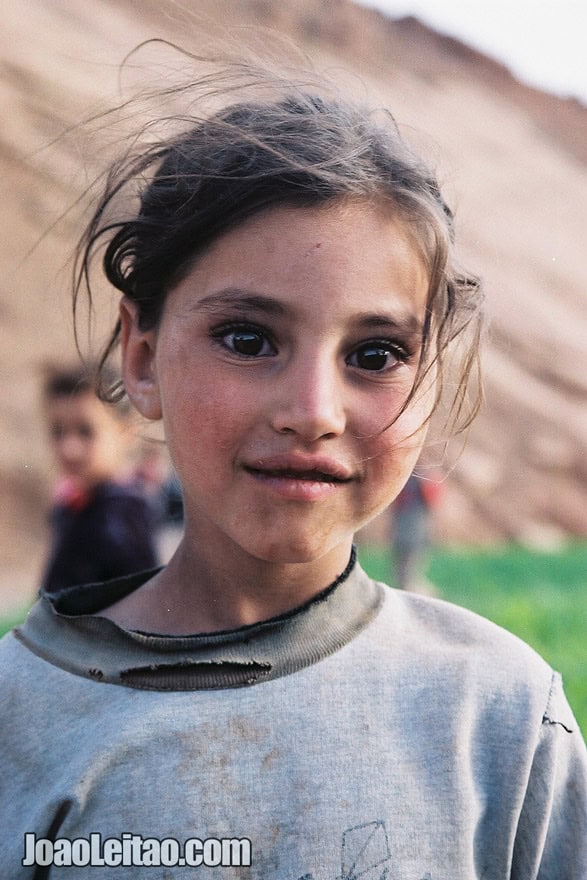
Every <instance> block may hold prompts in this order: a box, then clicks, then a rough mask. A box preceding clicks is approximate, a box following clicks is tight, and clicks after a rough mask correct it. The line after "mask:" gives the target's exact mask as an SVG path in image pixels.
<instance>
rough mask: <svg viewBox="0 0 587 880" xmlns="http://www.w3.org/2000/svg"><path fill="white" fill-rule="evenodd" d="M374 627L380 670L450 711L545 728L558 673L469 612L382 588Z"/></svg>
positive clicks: (515, 639)
mask: <svg viewBox="0 0 587 880" xmlns="http://www.w3.org/2000/svg"><path fill="white" fill-rule="evenodd" d="M384 595H385V599H384V602H383V607H382V609H381V612H380V614H379V615H378V618H377V619H376V621H375V623H374V625H373V626H372V627H371V638H372V641H373V643H374V644H375V645H377V646H378V647H377V648H376V650H377V651H378V653H379V656H380V657H381V661H380V662H385V663H386V664H388V666H389V664H393V666H394V667H395V668H396V669H397V671H398V674H399V675H401V676H403V678H404V680H405V681H406V683H409V685H410V686H411V687H416V686H417V687H419V688H420V689H421V691H422V693H424V692H426V693H427V694H428V695H429V698H430V700H431V701H433V702H434V703H438V702H439V701H445V704H446V711H447V712H451V711H457V706H460V709H459V710H458V711H462V712H464V713H465V714H466V713H467V712H468V711H473V712H474V714H477V715H478V714H479V713H481V714H482V715H483V716H484V717H485V718H486V720H487V721H489V720H490V719H491V721H492V722H493V723H496V724H501V723H505V725H506V726H509V724H510V723H515V720H514V719H520V717H521V716H526V718H527V720H528V721H529V722H531V723H532V724H534V723H536V724H538V725H540V723H541V722H542V721H543V719H544V717H545V715H546V713H547V707H548V706H549V701H550V702H551V703H552V700H553V697H552V694H553V692H554V691H553V689H555V682H556V680H557V673H555V672H554V670H553V669H552V668H551V667H550V666H549V665H548V663H546V661H545V660H543V658H542V657H540V655H539V654H538V653H537V652H536V651H534V650H533V649H532V648H531V647H530V646H529V645H527V644H526V643H525V642H523V641H522V640H521V639H519V638H518V637H517V636H515V635H513V634H512V633H510V632H507V631H506V630H504V629H502V628H501V627H499V626H497V625H496V624H495V623H492V622H491V621H489V620H486V619H485V618H483V617H480V616H479V615H477V614H474V613H473V612H471V611H468V610H466V609H464V608H460V607H458V606H455V605H452V604H451V603H449V602H444V601H442V600H439V599H432V598H428V597H424V596H418V595H414V594H412V593H406V592H402V591H398V590H394V589H392V588H389V587H384Z"/></svg>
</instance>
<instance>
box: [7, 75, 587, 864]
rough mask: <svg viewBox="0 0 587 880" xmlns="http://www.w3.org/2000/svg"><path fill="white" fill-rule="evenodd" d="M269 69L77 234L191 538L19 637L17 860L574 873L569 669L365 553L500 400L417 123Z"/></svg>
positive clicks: (579, 791) (82, 593)
mask: <svg viewBox="0 0 587 880" xmlns="http://www.w3.org/2000/svg"><path fill="white" fill-rule="evenodd" d="M245 73H246V76H247V77H248V78H247V80H246V84H247V85H250V84H251V82H253V83H256V84H260V85H261V86H262V89H263V92H262V97H258V98H254V99H250V100H248V99H247V98H246V96H245V97H243V95H242V94H240V95H239V99H238V101H236V103H228V104H227V106H225V107H223V108H221V109H216V110H215V111H212V112H209V113H207V114H205V115H197V113H196V109H194V107H195V105H192V108H191V112H190V114H189V117H186V116H185V115H184V116H183V117H182V118H181V120H180V121H181V122H182V123H183V127H182V129H181V130H180V131H174V132H173V133H172V134H170V135H169V134H168V135H167V136H166V137H165V138H164V139H162V140H161V141H158V142H156V143H152V144H151V145H150V146H149V147H148V148H146V149H144V150H143V151H142V152H139V154H138V155H129V154H127V155H126V156H125V157H124V158H123V159H122V160H121V162H120V163H119V164H117V165H116V166H115V168H114V169H113V171H112V173H111V175H110V177H109V178H108V182H107V186H106V190H105V192H104V194H103V197H102V199H101V201H100V203H99V205H98V207H97V210H96V212H95V215H94V217H93V220H92V221H91V223H90V224H89V227H88V229H87V231H86V234H85V237H84V239H83V243H82V249H81V252H80V254H81V275H82V277H85V278H86V279H88V278H89V277H90V267H91V264H92V259H93V256H94V255H95V253H96V251H97V250H98V248H99V247H100V246H101V245H104V247H105V250H104V254H103V261H102V264H103V268H104V272H105V274H106V276H107V278H108V279H109V281H110V282H111V284H113V285H114V287H115V288H117V289H118V290H119V291H120V292H121V293H122V300H121V305H120V320H119V322H118V324H117V326H116V328H115V329H114V331H113V335H112V337H111V339H110V342H109V344H108V346H107V349H106V352H105V356H107V355H108V354H109V353H110V352H111V351H112V350H113V349H114V348H115V346H116V345H117V344H118V342H120V343H121V346H122V359H123V374H124V390H125V392H126V394H128V396H129V397H130V399H131V400H132V402H133V404H134V405H135V406H136V408H137V409H138V410H139V412H140V413H141V414H142V415H143V416H144V417H146V418H147V419H152V420H157V419H163V423H164V427H165V431H166V436H167V442H168V444H169V449H170V453H171V456H172V459H173V463H174V465H175V468H176V470H177V473H178V475H179V478H180V481H181V485H182V491H183V497H184V508H185V537H184V539H183V541H182V543H181V545H180V546H179V549H178V551H177V553H176V554H175V556H174V557H173V559H172V560H171V562H170V563H169V564H168V565H167V567H166V568H164V569H162V570H158V571H153V572H150V573H146V574H141V575H138V576H134V577H130V578H126V579H123V580H118V581H113V582H112V581H111V582H109V583H105V584H103V585H102V586H101V587H99V588H96V587H95V586H94V587H92V589H91V590H89V589H86V588H84V587H80V588H73V589H71V590H69V591H66V592H64V593H62V594H61V595H59V596H58V597H56V598H55V599H53V600H49V599H48V598H44V599H43V600H41V602H40V603H38V605H37V606H36V607H35V608H34V609H33V611H32V612H31V614H30V615H29V618H28V620H27V622H26V624H25V625H24V626H23V627H21V628H19V629H18V630H16V631H15V632H14V634H12V635H10V636H9V637H7V638H6V639H5V640H4V642H3V643H2V652H1V670H2V677H3V694H4V705H5V721H4V733H3V741H2V745H3V754H4V756H5V765H6V772H5V773H4V774H3V775H2V782H1V786H2V793H3V798H2V803H3V804H6V805H7V806H8V816H7V817H6V818H5V821H4V822H3V827H2V832H1V844H0V852H1V858H0V861H1V863H2V865H3V866H5V871H6V875H7V876H22V877H34V878H40V877H48V876H50V877H51V878H59V877H65V876H70V874H68V873H67V868H63V867H61V866H62V865H71V864H74V865H76V871H75V876H76V878H78V877H80V878H85V877H110V876H111V873H110V870H109V868H110V867H112V866H115V867H117V868H118V870H117V872H116V876H117V878H125V877H136V876H142V874H141V868H142V867H143V866H151V865H157V866H164V867H160V870H159V871H155V872H154V873H153V875H152V876H156V877H161V878H162V877H180V878H187V877H191V876H193V868H194V867H198V868H200V871H199V872H198V876H202V877H211V878H212V877H223V878H224V877H226V878H232V877H234V878H236V877H241V878H255V880H260V878H279V880H302V878H303V880H310V878H314V880H335V878H339V880H341V878H346V880H351V878H359V877H361V878H365V880H383V878H386V880H423V878H430V880H456V878H463V880H464V878H481V877H483V878H484V880H505V878H516V880H531V878H532V880H534V878H540V880H554V878H557V880H561V878H567V880H571V878H573V880H579V878H581V877H584V876H585V871H586V870H587V849H586V841H587V834H586V833H585V832H586V830H587V828H586V824H585V793H586V785H585V776H586V767H587V759H586V755H585V747H584V744H583V741H582V739H581V735H580V733H579V731H578V729H577V725H576V723H575V721H574V719H573V717H572V714H571V711H570V709H569V707H568V705H567V703H566V700H565V698H564V696H563V693H562V690H561V684H560V679H559V677H558V676H557V674H556V673H553V672H552V670H551V669H549V668H548V666H547V665H546V664H545V663H544V662H543V661H542V660H541V659H540V658H539V657H538V656H536V654H534V652H533V651H532V650H531V649H530V648H528V647H527V646H525V645H524V644H523V643H521V642H520V641H518V640H517V639H516V638H514V637H513V636H511V635H509V634H508V633H506V632H504V631H502V630H500V629H499V628H497V627H495V626H494V625H492V624H490V623H488V622H486V621H484V620H482V619H479V618H478V617H476V616H475V615H472V614H470V613H469V612H467V611H464V610H462V609H459V608H456V607H451V606H449V605H447V604H445V603H442V602H438V601H435V600H433V599H428V598H424V597H419V596H415V595H411V594H407V593H402V592H400V591H393V590H390V589H388V588H387V587H384V586H382V585H380V584H377V583H375V582H373V581H372V580H370V579H369V577H367V575H366V574H365V573H364V572H363V571H361V569H360V567H359V566H358V564H357V561H356V558H355V553H354V551H353V544H352V542H353V535H354V533H355V531H356V530H357V529H358V528H360V527H361V526H363V525H364V524H365V523H366V522H367V521H368V520H369V519H371V518H372V517H373V516H375V515H376V514H377V513H379V512H380V511H381V510H383V509H384V508H385V507H386V506H387V505H388V504H389V503H390V502H391V501H392V500H393V499H394V498H395V497H396V496H397V494H398V493H399V491H400V489H401V488H402V486H403V485H404V483H405V482H406V480H407V478H408V476H409V474H410V472H411V471H412V468H413V465H414V463H415V461H416V459H417V457H418V455H419V453H420V450H421V448H422V446H423V444H424V442H425V437H426V431H427V426H428V424H429V422H430V419H431V417H432V414H433V413H436V412H437V411H438V410H439V409H440V407H441V406H444V407H447V406H448V410H447V411H448V417H449V421H450V422H451V424H452V426H453V428H458V427H459V426H462V425H463V424H465V423H467V422H468V421H469V420H470V418H471V417H472V415H473V412H474V409H475V407H476V402H475V400H473V402H472V403H471V404H468V403H467V398H466V394H465V389H466V380H467V377H468V374H469V372H470V371H471V370H472V369H473V367H474V365H475V364H476V359H477V345H478V335H479V310H480V294H479V286H478V284H477V282H476V281H475V279H473V278H472V277H471V276H468V275H464V274H462V273H460V272H459V271H457V269H456V268H455V261H454V254H453V243H452V238H453V219H452V214H451V212H450V210H449V208H448V207H447V205H446V204H445V202H444V201H443V199H442V196H441V194H440V191H439V188H438V185H437V183H436V181H435V179H434V177H433V176H432V175H431V173H430V172H429V170H428V169H427V168H426V167H425V166H424V164H423V163H422V162H421V161H420V160H419V159H417V158H416V157H414V156H413V155H412V153H411V152H410V151H409V149H408V148H407V146H406V145H405V144H404V143H403V142H402V140H401V139H400V137H399V135H398V133H397V130H396V129H395V127H394V125H393V123H392V121H391V119H389V118H387V117H384V118H383V119H381V120H377V119H376V118H375V117H374V116H373V115H372V114H371V113H369V112H368V111H367V110H365V109H364V108H362V107H359V106H355V105H354V104H353V103H351V102H349V101H346V100H335V99H333V98H331V97H329V96H326V95H321V94H319V93H318V92H317V91H316V90H314V89H304V88H302V87H301V86H297V85H296V84H295V83H291V84H290V85H289V87H288V89H287V92H286V94H281V93H278V91H279V90H278V85H279V84H278V83H274V82H273V81H271V80H270V79H269V78H267V77H265V78H261V80H260V82H259V77H257V78H255V77H254V76H253V75H252V74H251V72H250V71H249V70H247V71H245ZM208 84H209V81H208ZM244 84H245V82H244V80H243V81H241V82H240V86H238V87H239V88H240V89H241V92H242V89H243V88H244ZM165 123H166V124H168V123H169V119H168V118H167V119H166V120H165ZM149 131H151V132H152V131H153V129H152V128H150V129H149ZM129 191H130V193H131V195H134V196H135V201H133V200H132V199H129V200H128V202H127V203H123V204H122V206H121V204H120V199H121V196H123V195H124V193H125V192H129ZM80 283H81V282H80ZM78 290H79V287H78ZM449 370H450V374H449ZM455 370H456V371H457V373H456V374H455ZM447 374H449V375H447ZM455 389H456V391H455ZM446 392H449V393H450V394H451V395H452V400H449V401H448V403H447V402H446V400H445V397H446ZM41 725H42V739H41V734H40V728H41Z"/></svg>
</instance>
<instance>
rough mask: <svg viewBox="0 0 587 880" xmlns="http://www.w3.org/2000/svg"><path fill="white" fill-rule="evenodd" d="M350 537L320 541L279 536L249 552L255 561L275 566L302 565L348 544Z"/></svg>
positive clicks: (309, 537) (304, 537)
mask: <svg viewBox="0 0 587 880" xmlns="http://www.w3.org/2000/svg"><path fill="white" fill-rule="evenodd" d="M351 540H352V536H351V537H349V536H348V535H347V536H344V538H342V537H340V536H337V537H336V538H335V537H333V536H329V537H328V538H327V539H320V538H319V537H318V536H316V535H310V536H302V535H300V536H299V537H297V538H296V537H295V536H292V535H291V534H289V535H287V536H286V537H284V536H283V535H281V536H279V537H278V538H276V539H275V540H266V541H262V542H257V543H256V546H254V547H250V549H249V552H250V553H251V555H252V556H255V557H256V558H257V559H260V560H263V561H264V562H269V563H273V564H275V565H303V564H304V563H311V562H317V561H318V560H319V559H322V558H323V557H324V556H326V555H327V554H328V553H329V552H331V551H332V550H334V549H335V548H336V547H339V546H340V545H341V544H342V543H345V544H347V543H348V544H349V547H350V543H351Z"/></svg>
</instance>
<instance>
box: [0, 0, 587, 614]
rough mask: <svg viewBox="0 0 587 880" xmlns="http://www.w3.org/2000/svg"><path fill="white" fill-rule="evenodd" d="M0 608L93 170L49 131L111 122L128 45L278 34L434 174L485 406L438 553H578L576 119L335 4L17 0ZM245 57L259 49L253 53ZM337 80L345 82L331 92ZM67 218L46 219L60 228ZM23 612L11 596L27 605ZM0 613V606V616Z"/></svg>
mask: <svg viewBox="0 0 587 880" xmlns="http://www.w3.org/2000/svg"><path fill="white" fill-rule="evenodd" d="M0 25H1V26H0V64H1V72H2V75H1V77H0V101H1V106H2V126H1V127H0V175H1V179H2V199H1V200H0V261H1V265H2V272H1V274H0V339H1V345H0V364H1V369H2V382H1V383H0V412H1V414H2V427H3V430H2V432H1V435H0V554H1V556H0V558H1V559H2V562H3V566H2V568H3V573H2V576H1V579H0V588H4V589H5V591H7V592H6V594H7V595H8V592H10V595H11V596H12V595H13V593H14V589H15V588H17V587H18V588H20V587H21V586H23V585H24V584H28V585H29V587H30V584H31V582H33V581H34V578H35V576H36V572H37V571H38V567H39V565H40V559H41V557H42V554H43V552H44V543H43V542H44V538H45V535H44V525H43V523H44V509H45V503H46V498H47V487H48V482H49V475H50V468H49V461H48V459H47V453H46V449H45V444H44V437H43V433H42V430H41V426H40V415H39V407H38V398H37V387H38V375H39V373H38V371H39V367H40V364H41V363H42V362H43V361H44V360H46V359H53V360H54V359H56V358H60V357H66V356H68V355H69V354H71V353H72V351H73V349H72V343H71V322H70V318H69V299H68V285H69V268H68V266H67V258H68V255H69V254H70V253H71V250H72V246H73V241H74V240H75V235H76V231H77V229H78V228H79V227H78V223H79V211H77V210H76V209H74V210H71V211H69V212H67V209H68V208H70V207H71V206H72V205H73V204H74V203H75V200H76V199H77V198H78V196H79V194H80V193H81V192H82V191H83V189H84V186H85V185H86V183H87V180H88V179H91V177H92V176H93V175H94V174H95V173H96V172H97V170H98V169H99V167H100V163H101V160H102V158H103V149H105V147H104V146H103V144H102V143H101V142H100V143H99V142H97V141H94V140H93V139H92V138H88V137H87V136H86V137H85V138H84V136H83V135H82V134H81V133H80V134H76V135H75V136H68V137H63V136H62V133H63V131H64V130H65V129H67V128H68V127H70V126H72V125H75V124H76V123H78V122H79V121H80V119H82V118H83V117H87V116H88V115H89V114H91V113H93V112H96V111H98V110H99V109H101V108H104V107H105V106H108V105H109V104H112V103H113V102H115V101H116V100H117V99H118V97H119V95H118V91H117V90H118V87H119V83H118V66H119V64H120V62H121V60H122V59H123V58H124V56H125V55H126V54H127V53H128V52H129V51H130V50H131V49H132V48H133V47H135V46H136V45H137V44H138V43H139V42H140V41H142V40H146V39H149V38H151V37H156V36H163V37H167V38H169V39H172V40H175V41H179V42H181V43H182V45H184V46H185V47H186V48H189V49H194V48H197V47H198V46H199V45H201V43H202V41H204V40H207V39H208V35H210V34H216V35H217V34H218V32H219V31H222V29H223V28H226V31H227V35H228V37H229V38H230V39H231V40H232V41H233V42H235V41H238V40H242V41H243V42H248V41H249V40H250V39H258V37H257V38H256V37H255V34H254V32H252V31H251V28H252V27H263V28H269V29H272V30H278V31H282V32H284V33H285V34H287V35H289V36H290V37H292V38H293V40H294V41H295V43H297V44H298V45H300V46H302V47H303V49H304V50H305V51H306V52H307V54H308V56H309V57H310V58H311V59H312V61H313V63H314V65H315V67H316V68H317V69H318V70H327V71H329V72H330V75H331V76H332V75H333V72H334V75H340V77H341V79H344V80H345V81H348V85H349V88H354V89H364V90H366V92H367V93H368V94H369V95H370V96H371V97H372V98H373V99H375V100H376V101H377V102H379V103H381V104H383V105H385V106H387V107H389V108H390V109H391V110H392V112H393V113H394V115H395V116H396V118H397V120H398V121H399V123H400V124H401V127H402V129H403V131H404V133H405V134H406V135H407V136H408V137H409V138H411V139H413V140H414V142H415V143H416V144H417V145H418V147H419V148H420V149H422V150H424V151H425V152H426V153H427V154H428V155H429V157H430V158H431V159H432V161H433V162H434V164H435V165H436V166H437V167H438V168H439V170H440V176H441V179H442V180H444V182H445V187H446V190H447V192H448V193H449V195H450V198H451V201H452V203H453V204H454V205H455V206H456V207H457V211H458V218H459V233H460V238H461V248H462V256H463V259H464V261H465V262H466V263H467V264H468V265H470V266H471V267H473V268H474V269H475V270H476V271H478V273H479V274H481V275H482V276H483V277H484V279H485V285H486V291H487V298H488V304H489V311H490V314H491V318H492V329H491V333H490V336H489V339H488V343H487V351H486V357H485V375H486V380H485V382H486V398H487V401H486V405H485V408H484V410H483V413H482V414H481V416H480V417H479V419H478V421H477V423H476V425H475V427H474V429H473V430H472V431H471V433H470V436H469V438H468V443H467V446H466V449H465V451H464V452H463V453H462V455H461V457H460V459H459V461H458V464H457V466H456V467H455V469H454V470H453V471H452V472H451V474H450V476H449V478H448V480H447V490H446V492H445V494H444V501H443V505H442V509H441V510H440V512H439V523H438V526H439V534H440V536H441V537H443V538H445V539H450V540H454V541H464V540H465V541H471V540H474V541H477V540H483V541H488V540H497V539H504V538H506V539H516V540H520V541H525V542H529V543H533V544H538V545H541V546H544V545H547V546H548V545H552V544H556V543H557V542H559V541H561V540H564V539H565V537H566V536H568V535H583V536H585V535H586V534H587V515H586V513H585V507H586V505H585V500H586V495H587V491H586V490H587V408H586V406H585V404H586V398H587V370H586V365H587V261H586V260H585V258H584V253H585V244H584V239H585V228H586V226H587V174H586V163H587V109H586V108H585V107H584V106H582V105H581V104H579V103H578V102H577V101H574V100H561V99H558V98H555V97H553V96H550V95H547V94H545V93H543V92H540V91H537V90H534V89H530V88H528V87H526V86H523V85H521V84H520V83H519V82H517V81H516V80H515V79H514V78H513V77H512V76H511V75H510V73H509V72H508V71H507V69H505V68H504V67H503V66H501V65H499V64H497V63H495V62H493V61H492V60H490V59H488V58H487V57H485V56H484V55H482V54H480V53H479V52H477V51H474V50H472V49H470V48H469V47H467V46H465V45H463V44H462V43H460V42H458V41H456V40H453V39H449V38H447V37H444V36H441V35H439V34H437V33H435V32H434V31H432V30H430V29H428V28H427V27H425V26H424V25H422V24H421V23H419V22H418V21H416V20H415V19H411V18H409V19H403V20H400V21H392V20H389V19H386V18H384V17H383V16H382V15H381V14H379V13H376V12H372V11H369V10H366V9H364V8H361V7H356V6H354V5H353V4H352V3H350V2H347V0H289V2H288V3H287V4H285V3H279V2H278V0H239V2H237V0H232V2H231V0H214V2H213V3H212V2H209V0H191V2H189V3H188V0H184V2H183V3H177V2H174V0H156V2H155V0H152V2H151V0H144V2H139V0H76V2H75V3H74V2H72V0H52V2H51V3H47V2H46V0H21V2H19V3H7V4H4V5H3V9H2V12H1V13H0ZM261 41H262V42H270V37H269V35H268V34H265V35H264V36H263V37H262V40H261ZM343 71H344V73H343ZM64 212H67V213H66V214H65V216H62V215H63V214H64ZM29 592H30V590H29ZM1 595H2V594H1V593H0V600H1Z"/></svg>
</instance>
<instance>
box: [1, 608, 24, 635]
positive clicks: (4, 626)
mask: <svg viewBox="0 0 587 880" xmlns="http://www.w3.org/2000/svg"><path fill="white" fill-rule="evenodd" d="M28 610H29V609H28V608H23V609H22V611H13V612H12V613H11V614H9V615H6V616H5V617H0V638H2V636H3V635H6V633H7V632H9V631H10V630H11V629H12V628H13V627H14V626H18V624H19V623H22V622H23V620H24V619H25V617H26V616H27V613H28Z"/></svg>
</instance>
